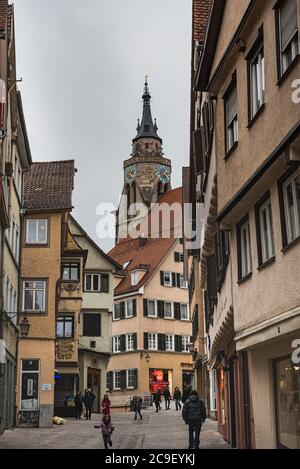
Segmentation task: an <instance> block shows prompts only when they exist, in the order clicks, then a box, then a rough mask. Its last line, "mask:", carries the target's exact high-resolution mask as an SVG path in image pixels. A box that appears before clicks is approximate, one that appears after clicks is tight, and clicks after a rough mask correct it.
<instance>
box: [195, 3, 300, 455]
mask: <svg viewBox="0 0 300 469" xmlns="http://www.w3.org/2000/svg"><path fill="white" fill-rule="evenodd" d="M199 3H201V2H199ZM299 22H300V4H299V1H298V0H282V1H280V2H258V1H253V2H250V1H245V2H240V1H235V0H233V1H231V2H216V1H215V2H212V6H211V14H210V20H209V25H208V30H207V34H206V40H205V46H204V49H203V52H202V53H201V54H200V56H199V60H198V64H197V70H196V76H195V87H196V90H197V92H198V100H197V106H198V108H199V109H200V112H199V115H200V119H199V121H198V124H197V122H196V125H195V130H196V131H197V130H198V131H199V134H201V130H202V141H201V140H200V141H201V144H200V145H199V142H198V146H197V147H196V148H197V151H196V158H197V159H198V164H199V167H198V171H197V182H198V187H199V188H200V195H201V197H202V200H203V201H204V213H205V215H204V233H203V240H202V245H201V258H200V282H201V287H202V288H203V289H204V292H205V293H204V294H205V296H206V309H205V321H206V333H207V338H208V340H207V343H208V349H207V353H208V362H209V364H208V366H209V370H210V373H211V375H212V374H213V375H214V377H215V383H214V384H213V383H212V384H211V385H212V386H213V387H214V390H215V398H216V410H217V417H218V423H219V429H220V431H221V432H222V433H223V435H224V437H225V439H226V440H227V441H229V442H230V443H231V445H232V446H237V447H239V448H254V447H255V448H276V447H284V448H299V444H300V440H299V422H300V414H299V393H300V367H299V360H298V356H297V353H295V350H296V351H297V349H296V345H297V339H299V334H300V331H299V326H300V324H299V305H300V297H299V287H298V283H297V282H298V280H297V279H298V277H299V275H298V274H299V269H298V267H297V266H298V261H297V259H298V257H299V245H298V241H299V237H300V232H299V226H300V225H299V207H300V203H299V197H298V195H297V194H298V192H297V191H298V188H299V180H300V178H299V162H300V153H299V150H300V146H299V142H300V121H299V115H300V114H299V100H297V99H296V94H295V89H296V84H297V78H298V77H299V34H298V31H299V26H300V24H299ZM245 409H246V412H245Z"/></svg>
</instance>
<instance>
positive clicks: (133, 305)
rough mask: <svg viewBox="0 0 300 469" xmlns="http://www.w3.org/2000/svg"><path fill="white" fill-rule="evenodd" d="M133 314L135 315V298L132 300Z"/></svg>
mask: <svg viewBox="0 0 300 469" xmlns="http://www.w3.org/2000/svg"><path fill="white" fill-rule="evenodd" d="M132 309H133V316H136V299H134V300H132Z"/></svg>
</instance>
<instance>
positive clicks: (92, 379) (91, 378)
mask: <svg viewBox="0 0 300 469" xmlns="http://www.w3.org/2000/svg"><path fill="white" fill-rule="evenodd" d="M87 385H88V388H90V389H91V390H92V391H93V393H94V394H95V396H96V398H95V401H94V405H93V412H95V413H96V414H99V413H100V370H97V369H94V368H88V378H87Z"/></svg>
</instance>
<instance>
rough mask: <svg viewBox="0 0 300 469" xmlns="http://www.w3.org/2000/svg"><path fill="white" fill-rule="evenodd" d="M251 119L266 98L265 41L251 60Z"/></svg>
mask: <svg viewBox="0 0 300 469" xmlns="http://www.w3.org/2000/svg"><path fill="white" fill-rule="evenodd" d="M249 74H250V76H249V81H250V119H253V117H254V116H255V115H256V114H257V112H258V111H259V109H260V108H261V107H262V105H263V104H264V100H265V57H264V48H263V43H262V42H261V43H260V45H259V47H258V48H256V49H255V52H254V54H253V56H252V57H251V59H250V60H249Z"/></svg>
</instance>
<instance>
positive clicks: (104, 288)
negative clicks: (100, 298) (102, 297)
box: [100, 274, 109, 293]
mask: <svg viewBox="0 0 300 469" xmlns="http://www.w3.org/2000/svg"><path fill="white" fill-rule="evenodd" d="M100 291H101V292H102V293H108V292H109V274H101V288H100Z"/></svg>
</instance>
